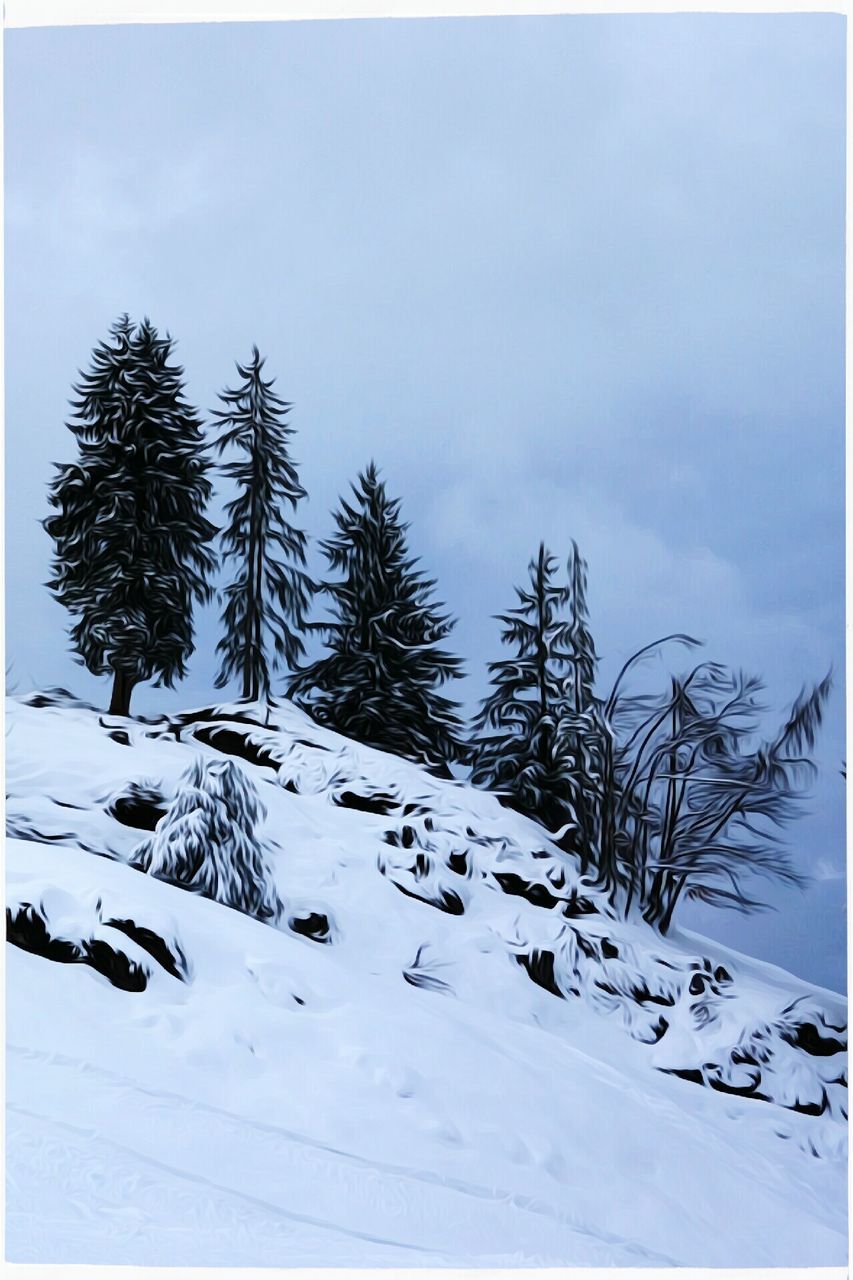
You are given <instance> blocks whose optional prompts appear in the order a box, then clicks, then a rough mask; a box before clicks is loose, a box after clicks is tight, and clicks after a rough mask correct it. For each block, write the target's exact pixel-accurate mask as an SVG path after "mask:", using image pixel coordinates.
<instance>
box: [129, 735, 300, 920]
mask: <svg viewBox="0 0 853 1280" xmlns="http://www.w3.org/2000/svg"><path fill="white" fill-rule="evenodd" d="M265 817H266V809H265V808H264V805H263V804H262V802H261V799H260V796H259V795H258V792H257V789H256V787H255V785H254V783H253V782H252V781H251V779H250V778H249V777H248V776H247V775H246V774H245V773H244V772H243V770H242V769H241V768H240V767H239V765H236V764H234V763H233V761H231V760H222V761H220V760H204V759H203V758H202V757H199V758H198V759H197V760H196V761H195V763H194V764H193V765H192V766H191V767H190V768H189V769H188V770H187V772H186V773H185V774H184V776H183V778H182V779H181V783H180V786H179V790H178V794H177V796H176V798H175V799H174V800H173V801H172V804H171V805H170V806H169V809H168V810H167V812H166V815H165V817H164V818H163V819H162V820H161V821H160V823H159V824H158V827H157V830H156V831H155V832H154V833H153V835H151V836H150V837H149V838H148V839H147V840H144V841H143V842H142V844H140V845H138V846H137V848H136V849H135V850H134V853H133V856H132V858H131V863H132V865H133V866H135V867H137V868H138V869H139V870H141V871H147V872H148V873H149V874H150V875H153V876H157V878H158V879H160V880H168V881H170V882H171V883H172V884H177V885H181V886H182V887H183V888H185V889H192V890H193V891H194V892H195V893H200V894H203V895H204V897H206V898H213V899H214V901H216V902H222V903H224V904H225V906H228V907H234V908H235V910H237V911H242V912H244V913H245V914H246V915H251V916H256V917H257V918H258V919H261V920H264V919H270V918H273V919H275V918H277V917H278V915H279V913H280V910H281V903H280V902H279V898H278V895H277V893H276V890H275V883H274V880H273V873H272V870H271V868H270V865H269V862H268V860H267V857H266V852H265V849H264V846H263V844H262V842H261V841H260V840H259V839H258V838H257V836H256V835H255V827H256V825H257V823H258V822H259V821H262V820H263V819H264V818H265Z"/></svg>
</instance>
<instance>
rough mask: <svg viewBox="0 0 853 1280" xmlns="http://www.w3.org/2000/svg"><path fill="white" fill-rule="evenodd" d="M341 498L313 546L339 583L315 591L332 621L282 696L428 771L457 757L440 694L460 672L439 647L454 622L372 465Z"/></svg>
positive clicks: (458, 734)
mask: <svg viewBox="0 0 853 1280" xmlns="http://www.w3.org/2000/svg"><path fill="white" fill-rule="evenodd" d="M353 494H354V501H350V502H347V501H345V500H343V499H342V500H341V504H340V508H339V510H338V511H337V512H336V514H335V522H336V524H337V530H336V532H335V534H334V535H333V537H331V538H329V539H328V540H327V541H326V542H324V543H323V544H322V550H323V553H324V555H325V556H326V559H327V560H328V562H329V566H330V569H331V570H332V572H334V573H338V574H341V575H342V577H341V579H340V580H339V581H330V582H326V583H324V584H323V586H322V588H321V589H322V591H323V592H324V593H325V595H326V596H327V598H328V600H329V602H330V608H331V612H332V613H333V615H334V619H333V620H332V621H329V622H325V623H321V624H315V625H317V629H318V630H320V631H321V632H322V633H323V635H324V637H325V641H326V646H327V649H328V653H327V654H326V655H325V656H324V657H322V658H320V659H319V660H318V661H317V662H314V663H312V664H311V665H310V666H308V667H306V668H305V669H303V670H302V671H300V672H298V673H297V675H296V676H295V678H294V679H293V680H292V681H291V684H290V688H289V691H288V692H289V696H291V697H293V698H295V699H297V701H299V703H300V704H301V705H302V706H303V707H304V708H305V709H306V710H307V711H308V712H309V713H310V714H311V715H312V716H313V717H314V718H315V719H316V720H317V721H318V722H319V723H322V724H326V725H329V726H330V727H331V728H333V729H336V730H338V731H339V732H340V733H344V734H346V735H347V736H349V737H351V738H356V739H358V740H359V741H361V742H365V743H368V744H369V745H370V746H374V747H379V748H380V749H382V750H384V751H393V752H394V753H395V754H397V755H400V756H403V757H405V758H406V759H408V760H415V761H417V762H420V763H423V764H426V765H427V766H428V767H430V768H433V769H441V768H443V767H446V765H447V764H448V762H451V761H453V760H459V759H462V758H463V757H464V755H465V746H464V743H463V738H462V724H461V721H460V719H459V715H458V709H457V706H456V704H455V703H453V702H451V701H450V700H449V699H448V698H446V697H444V696H443V695H442V694H441V693H439V688H440V686H441V685H443V684H444V683H445V682H446V681H448V680H453V679H457V678H459V677H460V676H461V675H462V670H461V663H460V661H459V659H458V658H456V657H454V656H453V655H452V654H450V653H448V652H447V651H446V650H445V649H442V648H441V647H440V645H441V642H442V641H443V640H444V639H446V637H447V636H448V635H449V633H450V631H451V629H452V627H453V625H454V624H453V621H452V620H451V619H449V618H448V617H447V616H446V615H445V614H443V613H441V612H440V609H441V606H440V605H436V604H435V603H433V602H432V600H431V596H432V591H433V587H434V586H435V583H434V582H433V580H431V579H428V578H425V577H424V576H423V575H422V574H421V573H420V571H419V570H417V569H416V567H415V566H416V565H417V563H418V562H417V560H416V559H414V558H412V557H411V556H410V554H409V550H408V547H407V543H406V530H407V528H408V525H406V524H404V523H402V522H401V520H400V503H399V500H398V499H390V498H388V496H387V494H386V492H385V484H384V482H383V481H381V480H380V479H379V477H378V474H377V471H376V467H375V466H374V465H373V463H371V464H370V466H369V467H368V468H367V470H366V472H365V473H364V474H363V475H360V476H359V478H358V483H357V484H356V485H353Z"/></svg>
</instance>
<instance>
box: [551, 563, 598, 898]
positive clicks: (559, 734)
mask: <svg viewBox="0 0 853 1280" xmlns="http://www.w3.org/2000/svg"><path fill="white" fill-rule="evenodd" d="M568 592H569V594H568V629H567V632H566V650H567V654H568V670H567V674H566V678H565V679H566V683H565V698H564V700H563V702H562V705H561V707H560V715H559V718H558V721H557V728H556V744H557V746H556V749H557V752H558V754H559V756H560V758H561V759H562V760H564V761H565V762H566V768H567V783H568V787H569V795H570V799H571V804H572V808H573V810H574V812H575V816H576V819H577V831H576V836H575V841H574V846H575V849H576V851H577V854H578V857H579V859H580V864H581V873H582V874H584V875H585V874H586V873H587V872H588V871H589V869H590V867H591V866H592V865H599V864H600V861H601V844H602V830H601V827H602V821H603V820H605V819H606V814H605V810H604V806H603V791H604V777H605V774H606V773H607V771H608V761H609V754H608V750H607V737H608V730H607V726H606V724H605V723H604V719H603V715H602V710H601V706H600V703H599V702H598V700H597V699H596V696H595V687H594V686H595V674H596V669H597V667H598V657H597V655H596V652H595V643H594V641H593V638H592V632H591V630H590V625H589V607H588V605H587V598H586V593H587V563H586V561H585V560H584V558H583V556H582V555H581V553H580V551H579V550H578V545H577V543H576V542H574V541H573V542H572V550H571V553H570V555H569V561H568ZM605 838H606V837H605Z"/></svg>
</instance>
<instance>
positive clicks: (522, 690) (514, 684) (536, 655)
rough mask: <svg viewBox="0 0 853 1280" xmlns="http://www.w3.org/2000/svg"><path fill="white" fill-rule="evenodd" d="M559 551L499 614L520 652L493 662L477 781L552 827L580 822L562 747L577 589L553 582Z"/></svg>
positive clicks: (543, 557) (546, 557) (541, 561)
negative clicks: (568, 614) (570, 611)
mask: <svg viewBox="0 0 853 1280" xmlns="http://www.w3.org/2000/svg"><path fill="white" fill-rule="evenodd" d="M556 570H557V560H556V557H554V556H553V555H551V553H550V552H549V551H548V550H546V548H545V545H544V543H542V544H541V545H540V547H539V554H538V556H537V558H536V559H535V560H532V561H531V562H530V566H529V572H530V588H529V589H526V590H525V589H523V588H521V587H516V589H515V590H516V594H517V596H518V598H519V601H520V603H519V604H518V605H517V606H516V608H514V609H511V610H510V611H509V612H508V613H505V614H499V615H498V621H499V622H501V623H502V624H503V630H502V632H501V639H502V640H503V642H504V644H507V645H511V646H513V647H514V648H515V650H516V652H515V655H514V656H513V657H511V658H502V659H500V660H498V661H496V662H491V663H489V673H490V675H491V681H492V684H493V686H494V688H493V690H492V692H491V693H490V694H489V695H488V696H487V697H486V698H485V699H484V700H483V704H482V708H481V710H480V712H479V714H478V716H477V717H476V719H475V721H474V725H475V729H476V730H478V731H479V736H478V738H477V740H476V742H475V744H474V752H475V755H474V766H473V769H472V774H471V777H472V781H473V782H474V784H475V786H482V787H487V788H489V789H490V790H494V791H498V792H500V793H501V794H502V796H503V798H504V800H505V802H506V803H508V804H510V805H511V806H512V807H513V808H515V809H519V810H520V811H521V812H523V813H527V814H529V815H530V816H532V817H535V818H538V819H539V820H540V821H541V822H543V823H544V824H545V826H547V827H548V828H549V829H550V830H551V831H553V832H555V833H556V832H557V831H558V830H560V831H561V832H562V836H561V840H563V841H565V840H566V838H567V837H568V834H569V833H568V832H567V831H566V830H565V828H566V827H569V828H570V829H571V830H574V829H575V827H576V814H575V811H574V808H573V806H572V804H571V776H572V768H573V760H572V759H571V757H569V756H567V755H566V753H565V751H564V750H561V745H562V744H561V740H560V735H559V725H560V721H561V719H562V716H563V714H564V712H565V711H566V710H567V709H568V708H569V706H570V703H569V699H570V697H571V696H572V680H571V678H570V677H569V674H568V673H569V672H570V670H571V666H572V662H573V660H574V659H575V654H574V652H573V649H572V624H571V623H570V622H569V621H567V620H566V619H565V618H564V617H563V616H562V612H563V610H564V609H565V606H566V604H567V603H568V602H569V600H570V598H571V587H570V586H569V585H565V586H560V585H558V584H557V583H556V582H555V574H556Z"/></svg>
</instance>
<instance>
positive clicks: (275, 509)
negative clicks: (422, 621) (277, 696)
mask: <svg viewBox="0 0 853 1280" xmlns="http://www.w3.org/2000/svg"><path fill="white" fill-rule="evenodd" d="M263 365H264V361H263V359H262V358H261V356H260V353H259V352H258V348H257V347H253V348H252V359H251V361H250V362H249V364H247V365H241V364H238V365H237V371H238V373H239V375H240V377H241V379H242V383H241V385H240V386H239V387H238V388H237V389H236V390H234V391H231V390H227V389H226V390H225V391H223V392H221V393H220V397H219V398H220V400H222V402H223V403H224V405H225V408H224V409H219V410H216V411H215V416H216V419H217V422H218V424H219V426H220V428H221V433H220V435H219V437H218V439H217V441H216V445H217V448H218V450H219V452H220V453H223V452H225V450H227V449H230V448H234V449H236V451H237V456H236V457H234V458H233V459H232V460H230V461H228V462H227V463H226V464H225V466H224V467H223V472H224V474H225V475H226V476H227V477H228V478H229V479H230V480H232V481H234V482H235V483H236V485H237V496H236V497H235V498H233V499H232V500H231V501H230V502H229V503H228V504H227V506H226V509H225V510H226V516H227V519H228V523H227V525H226V527H225V528H224V529H223V530H222V533H221V535H220V536H221V549H222V558H223V560H224V561H226V562H227V561H229V560H233V561H234V562H235V563H236V566H237V571H236V575H235V577H234V579H233V580H232V581H231V582H230V583H229V584H228V586H227V587H226V588H225V589H224V592H223V597H224V600H225V607H224V610H223V613H222V623H223V626H224V634H223V636H222V639H221V640H220V641H219V644H218V645H217V652H218V653H221V654H222V665H221V668H220V671H219V674H218V676H217V680H216V687H217V688H218V689H221V688H222V687H223V686H224V685H226V684H227V683H228V681H229V680H230V679H231V677H232V676H234V675H237V676H239V678H240V680H241V682H242V694H243V697H244V698H246V699H248V700H250V701H252V702H254V701H257V699H258V698H260V697H262V696H263V697H268V696H269V691H270V677H271V674H272V672H273V671H274V670H275V669H276V668H277V667H278V666H279V665H280V664H281V663H282V662H284V663H286V664H287V665H288V666H289V667H291V668H292V667H293V666H294V665H295V663H296V661H297V659H298V658H299V657H300V656H301V655H302V654H303V653H304V651H305V647H304V644H303V642H302V638H301V636H300V635H299V631H300V630H301V629H302V628H303V627H304V614H305V611H306V609H307V606H308V600H309V595H310V589H311V582H310V579H309V578H308V575H307V574H306V572H305V570H304V568H303V567H302V566H303V565H304V564H305V545H306V539H305V534H304V533H303V532H302V531H301V530H300V529H297V528H295V527H294V526H293V525H292V524H290V523H289V522H288V520H287V519H286V516H285V511H286V508H287V507H288V505H289V506H290V508H291V509H293V510H295V508H296V504H297V502H298V501H299V499H300V498H304V497H305V490H304V489H303V487H302V485H301V484H300V483H299V479H298V476H297V473H296V468H295V466H294V463H293V461H292V459H291V457H290V454H289V442H290V437H291V436H292V435H293V428H292V427H291V426H290V425H289V423H287V422H285V420H284V419H285V416H286V414H287V412H288V410H289V409H290V405H289V404H287V403H286V401H284V400H282V399H281V398H280V397H279V396H277V395H276V394H275V392H274V391H273V390H272V387H273V382H274V379H270V380H269V381H264V379H263V377H262V376H261V371H262V369H263Z"/></svg>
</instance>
